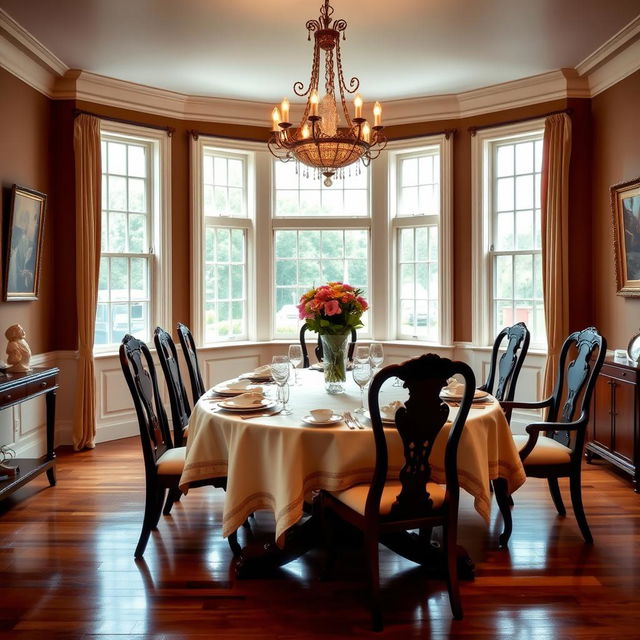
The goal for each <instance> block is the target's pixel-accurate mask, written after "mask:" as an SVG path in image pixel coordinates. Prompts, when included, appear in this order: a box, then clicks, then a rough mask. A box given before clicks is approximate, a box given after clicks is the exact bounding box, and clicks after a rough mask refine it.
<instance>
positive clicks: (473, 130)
mask: <svg viewBox="0 0 640 640" xmlns="http://www.w3.org/2000/svg"><path fill="white" fill-rule="evenodd" d="M561 113H566V114H567V115H569V116H570V115H571V114H572V113H573V109H560V110H559V111H549V113H541V114H540V115H539V116H531V117H529V118H518V119H517V120H505V121H504V122H494V123H493V124H483V125H480V126H478V127H467V131H468V132H469V133H470V134H471V135H472V136H475V135H476V133H477V132H478V131H481V130H482V129H493V127H502V126H504V125H507V124H518V123H519V122H527V121H529V120H538V119H540V118H548V117H549V116H557V115H559V114H561Z"/></svg>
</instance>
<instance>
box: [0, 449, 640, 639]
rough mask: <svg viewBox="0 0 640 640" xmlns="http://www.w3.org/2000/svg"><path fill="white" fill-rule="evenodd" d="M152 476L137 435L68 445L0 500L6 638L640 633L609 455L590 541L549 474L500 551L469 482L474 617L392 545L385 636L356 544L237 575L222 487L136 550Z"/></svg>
mask: <svg viewBox="0 0 640 640" xmlns="http://www.w3.org/2000/svg"><path fill="white" fill-rule="evenodd" d="M143 473H144V470H143V465H142V460H141V453H140V450H139V443H138V442H137V440H136V439H134V438H132V439H127V440H120V441H117V442H111V443H107V444H101V445H98V447H97V448H96V449H95V450H93V451H87V452H83V453H79V454H73V453H71V452H68V451H62V452H60V455H59V463H58V486H57V487H54V488H48V483H47V481H46V477H45V476H42V477H41V478H39V479H37V480H35V481H34V482H32V483H31V484H29V485H27V486H26V487H24V488H23V489H21V490H20V491H19V492H17V493H16V494H15V495H14V496H12V497H11V498H10V499H8V500H7V501H5V502H4V503H2V504H1V505H0V536H1V538H0V539H1V540H2V542H1V544H0V640H5V639H9V638H11V639H12V640H31V639H38V640H42V639H44V638H50V639H54V640H58V639H63V638H73V639H85V638H86V639H89V638H92V639H94V640H106V639H108V638H120V639H125V638H126V639H127V640H128V639H134V640H135V639H138V638H140V639H142V638H144V639H150V638H154V639H157V640H174V639H182V638H215V639H216V640H232V639H234V640H235V639H257V638H273V639H277V640H289V639H293V638H296V639H301V640H310V639H318V638H323V639H327V638H331V639H333V638H337V639H340V638H354V637H356V638H358V637H363V638H364V637H367V638H372V637H378V638H402V639H403V640H406V639H410V638H434V639H442V638H465V639H474V640H476V639H484V638H487V639H488V638H492V639H493V638H496V639H507V638H508V639H510V640H521V639H529V638H531V639H535V640H544V639H547V638H548V639H555V638H558V639H564V638H576V639H580V640H592V639H593V640H595V639H604V638H616V637H626V638H638V637H640V619H639V618H638V613H637V612H638V609H639V605H640V561H639V557H640V554H639V552H638V550H639V549H640V544H639V543H640V496H639V495H638V494H635V493H634V492H633V490H632V488H631V483H630V482H629V481H628V479H626V478H622V477H620V476H618V475H616V474H615V473H614V472H613V471H612V470H610V469H609V468H608V467H607V466H605V465H600V464H594V465H586V466H585V474H584V479H583V486H584V492H583V493H584V501H585V509H586V513H587V517H588V519H589V523H590V525H591V529H592V531H593V535H594V539H595V545H594V546H593V547H589V546H587V545H585V544H583V542H582V538H581V536H580V532H579V530H578V527H577V524H576V522H575V520H574V519H573V512H572V511H571V509H568V516H567V518H565V519H561V518H558V517H557V516H556V515H555V510H554V508H553V505H552V503H551V499H550V497H549V495H548V493H547V488H546V483H545V482H544V481H537V480H535V479H534V480H528V481H527V484H526V485H525V486H524V487H523V488H522V489H521V490H519V491H518V492H517V494H516V495H515V502H516V506H515V509H514V513H513V515H514V531H513V537H512V538H511V541H510V545H509V551H500V550H498V549H497V538H498V533H499V531H500V527H501V522H500V519H499V516H498V517H497V518H496V513H497V508H496V507H495V505H494V507H493V520H492V524H491V527H490V528H489V529H487V527H486V526H485V524H484V523H483V522H482V520H481V519H480V517H479V516H478V515H477V513H476V512H475V511H474V509H473V506H472V504H471V501H470V499H469V498H468V496H466V494H464V497H463V504H462V507H461V518H460V542H461V544H463V545H464V546H465V547H466V548H467V550H468V551H469V552H470V554H471V556H472V558H473V560H474V562H475V563H476V569H477V577H476V579H475V581H473V582H463V583H462V600H463V605H464V611H465V618H464V620H462V621H456V622H454V621H452V619H451V611H450V609H449V603H448V598H447V595H446V592H445V591H444V590H443V589H444V585H443V583H440V582H438V581H428V580H425V578H424V576H423V574H422V571H421V569H420V568H419V567H416V566H415V565H413V564H412V563H410V562H408V561H405V560H403V559H401V558H399V557H397V556H395V555H394V554H392V553H391V552H388V551H386V550H384V549H383V548H382V549H381V556H380V557H381V581H382V586H383V593H384V597H385V624H386V627H385V631H384V632H383V633H382V634H374V633H372V632H371V631H370V630H369V616H368V610H367V608H366V573H365V569H364V563H363V558H362V557H361V556H360V554H359V552H358V550H357V549H349V550H345V551H343V552H342V554H341V556H340V558H339V561H338V562H337V563H336V565H335V569H334V571H333V574H332V575H331V577H330V579H328V580H322V579H321V578H322V573H323V568H324V555H323V552H322V551H315V552H313V553H309V554H307V555H306V556H304V557H303V558H301V559H300V560H298V561H296V562H293V563H291V564H290V565H288V566H287V567H286V568H284V569H282V570H280V571H279V572H278V573H276V574H275V575H273V576H272V577H270V578H268V579H261V580H242V581H238V580H236V579H235V577H234V573H233V563H232V556H231V552H230V550H229V546H228V544H227V542H226V540H223V539H222V538H221V537H220V517H221V505H222V500H223V495H224V494H223V493H222V492H221V491H220V490H216V489H212V488H204V489H198V490H194V491H192V492H191V493H190V494H189V495H188V496H186V497H184V498H183V499H182V501H181V502H180V503H178V504H176V505H175V507H174V510H173V514H172V516H171V517H168V518H167V517H162V519H161V522H160V526H159V529H158V531H157V532H156V533H154V534H152V537H151V539H150V541H149V545H148V546H147V550H146V553H145V558H144V561H143V562H138V563H136V562H135V561H134V558H133V551H134V548H135V545H136V542H137V539H138V535H139V533H140V525H141V522H142V509H143V503H144V491H143V486H144V478H143ZM269 522H270V518H269V515H268V514H267V513H259V514H258V524H260V525H263V526H268V524H269Z"/></svg>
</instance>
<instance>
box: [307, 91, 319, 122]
mask: <svg viewBox="0 0 640 640" xmlns="http://www.w3.org/2000/svg"><path fill="white" fill-rule="evenodd" d="M319 101H320V99H319V98H318V92H317V91H316V90H315V89H314V90H313V91H312V92H311V95H310V96H309V107H310V109H311V110H310V112H309V115H312V116H317V115H318V102H319Z"/></svg>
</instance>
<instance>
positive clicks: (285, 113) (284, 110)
mask: <svg viewBox="0 0 640 640" xmlns="http://www.w3.org/2000/svg"><path fill="white" fill-rule="evenodd" d="M280 112H281V114H282V122H289V100H288V99H287V98H283V100H282V104H281V105H280Z"/></svg>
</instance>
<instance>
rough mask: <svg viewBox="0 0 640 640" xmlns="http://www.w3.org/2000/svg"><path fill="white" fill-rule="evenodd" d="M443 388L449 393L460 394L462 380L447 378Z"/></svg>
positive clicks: (462, 391) (462, 385) (462, 390)
mask: <svg viewBox="0 0 640 640" xmlns="http://www.w3.org/2000/svg"><path fill="white" fill-rule="evenodd" d="M444 390H445V391H446V392H447V393H449V394H451V395H459V396H461V395H462V394H463V393H464V384H463V383H462V382H458V380H456V378H449V379H448V380H447V386H446V387H445V388H444Z"/></svg>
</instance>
